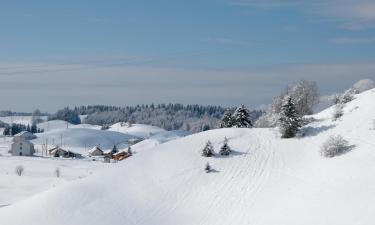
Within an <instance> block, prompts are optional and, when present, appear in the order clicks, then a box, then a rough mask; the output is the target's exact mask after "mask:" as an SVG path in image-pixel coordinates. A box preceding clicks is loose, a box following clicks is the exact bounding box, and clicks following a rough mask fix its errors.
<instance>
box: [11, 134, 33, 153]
mask: <svg viewBox="0 0 375 225" xmlns="http://www.w3.org/2000/svg"><path fill="white" fill-rule="evenodd" d="M9 153H11V154H12V155H14V156H32V155H34V153H35V149H34V144H33V143H31V142H30V141H29V140H25V139H22V138H13V142H12V144H11V147H10V151H9Z"/></svg>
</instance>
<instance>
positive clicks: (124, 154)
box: [113, 151, 130, 161]
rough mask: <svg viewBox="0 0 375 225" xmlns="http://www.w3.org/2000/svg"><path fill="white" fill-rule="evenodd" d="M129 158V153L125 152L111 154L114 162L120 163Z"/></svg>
mask: <svg viewBox="0 0 375 225" xmlns="http://www.w3.org/2000/svg"><path fill="white" fill-rule="evenodd" d="M129 156H130V154H129V153H127V152H125V151H121V152H118V153H115V154H113V159H114V160H116V161H121V160H124V159H126V158H128V157H129Z"/></svg>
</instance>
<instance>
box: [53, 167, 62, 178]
mask: <svg viewBox="0 0 375 225" xmlns="http://www.w3.org/2000/svg"><path fill="white" fill-rule="evenodd" d="M54 174H55V176H56V177H57V178H59V177H60V175H61V171H60V168H58V167H57V168H56V169H55V171H54Z"/></svg>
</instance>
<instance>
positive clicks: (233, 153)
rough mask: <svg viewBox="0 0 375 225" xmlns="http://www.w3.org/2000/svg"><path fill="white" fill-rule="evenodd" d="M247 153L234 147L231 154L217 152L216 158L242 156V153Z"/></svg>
mask: <svg viewBox="0 0 375 225" xmlns="http://www.w3.org/2000/svg"><path fill="white" fill-rule="evenodd" d="M247 154H248V153H247V152H239V151H236V150H233V149H232V150H231V152H230V154H229V155H220V153H217V154H215V156H214V157H215V158H232V157H235V156H241V155H247Z"/></svg>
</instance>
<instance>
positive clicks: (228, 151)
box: [219, 137, 231, 155]
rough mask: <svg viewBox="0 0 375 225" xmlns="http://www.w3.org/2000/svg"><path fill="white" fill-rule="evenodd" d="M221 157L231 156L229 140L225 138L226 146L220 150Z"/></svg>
mask: <svg viewBox="0 0 375 225" xmlns="http://www.w3.org/2000/svg"><path fill="white" fill-rule="evenodd" d="M219 153H220V155H229V154H230V153H231V149H230V147H229V145H228V138H227V137H225V138H224V144H223V145H222V146H221V148H220V152H219Z"/></svg>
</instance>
